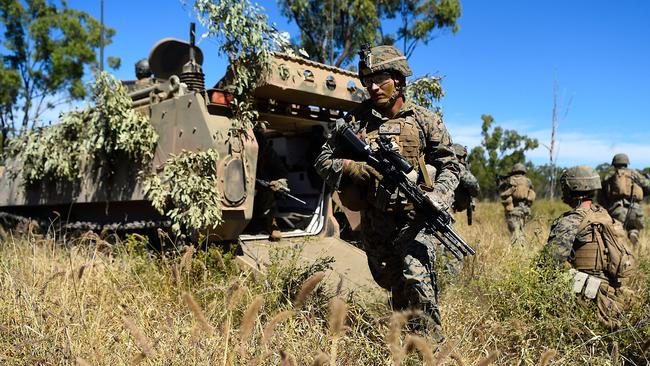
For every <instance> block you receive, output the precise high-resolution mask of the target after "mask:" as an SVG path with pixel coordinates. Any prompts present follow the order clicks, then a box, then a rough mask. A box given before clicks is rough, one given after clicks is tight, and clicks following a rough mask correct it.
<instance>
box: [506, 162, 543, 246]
mask: <svg viewBox="0 0 650 366" xmlns="http://www.w3.org/2000/svg"><path fill="white" fill-rule="evenodd" d="M499 196H500V197H501V204H503V208H504V210H505V215H506V223H507V224H508V231H510V235H511V237H512V241H513V243H520V244H521V241H522V240H523V238H524V231H523V230H524V225H525V224H526V221H528V219H529V218H530V207H531V206H532V204H533V201H535V197H536V195H535V191H534V190H533V183H532V182H531V181H530V179H529V178H528V177H526V167H525V166H524V164H522V163H517V164H515V165H514V167H513V168H512V171H511V172H510V174H508V176H507V177H505V178H504V179H503V180H502V182H501V184H500V185H499Z"/></svg>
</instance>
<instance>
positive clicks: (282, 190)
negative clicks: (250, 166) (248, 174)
mask: <svg viewBox="0 0 650 366" xmlns="http://www.w3.org/2000/svg"><path fill="white" fill-rule="evenodd" d="M255 181H256V182H257V184H259V185H261V186H262V187H264V188H268V189H271V184H270V182H267V181H265V180H261V179H257V178H255ZM274 193H275V194H277V195H278V197H280V198H283V199H286V198H290V199H292V200H294V201H296V202H300V203H302V204H303V205H307V202H305V201H303V200H301V199H300V198H298V197H296V196H293V195H291V194H290V193H289V188H285V187H280V189H279V190H277V191H274Z"/></svg>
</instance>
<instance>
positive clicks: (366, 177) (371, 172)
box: [342, 160, 382, 185]
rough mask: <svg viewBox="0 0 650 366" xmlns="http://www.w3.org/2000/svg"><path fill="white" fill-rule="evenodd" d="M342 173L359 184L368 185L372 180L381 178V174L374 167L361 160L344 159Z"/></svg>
mask: <svg viewBox="0 0 650 366" xmlns="http://www.w3.org/2000/svg"><path fill="white" fill-rule="evenodd" d="M342 173H343V174H345V175H347V176H348V177H350V179H352V181H353V182H354V183H355V184H359V185H368V184H369V183H370V182H372V181H373V180H381V179H382V176H381V174H379V172H378V171H377V170H376V169H375V168H373V167H371V166H370V165H368V164H366V163H365V162H362V161H361V162H360V161H354V160H345V161H344V162H343V170H342Z"/></svg>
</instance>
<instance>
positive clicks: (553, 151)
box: [545, 76, 573, 199]
mask: <svg viewBox="0 0 650 366" xmlns="http://www.w3.org/2000/svg"><path fill="white" fill-rule="evenodd" d="M558 89H559V88H558V82H557V76H556V77H555V78H554V79H553V113H552V116H551V144H550V146H546V145H545V147H546V148H547V149H548V155H549V170H550V179H549V180H550V181H549V192H548V196H549V198H550V199H554V198H555V186H556V184H557V181H556V179H557V157H558V154H559V144H558V142H557V128H558V124H559V120H558V116H557V115H558V108H559V105H558ZM572 101H573V96H571V97H570V98H569V102H568V103H567V106H566V108H565V110H564V115H563V116H562V119H564V118H566V116H567V114H568V113H569V107H570V106H571V102H572Z"/></svg>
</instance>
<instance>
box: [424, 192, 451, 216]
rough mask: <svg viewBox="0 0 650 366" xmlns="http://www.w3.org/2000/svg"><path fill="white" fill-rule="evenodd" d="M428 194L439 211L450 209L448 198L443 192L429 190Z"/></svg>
mask: <svg viewBox="0 0 650 366" xmlns="http://www.w3.org/2000/svg"><path fill="white" fill-rule="evenodd" d="M426 195H427V197H428V198H429V200H431V202H433V206H435V207H436V208H437V209H438V211H441V212H447V211H449V204H447V202H448V200H447V198H446V197H444V196H443V194H442V193H440V192H437V191H433V192H427V193H426Z"/></svg>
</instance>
